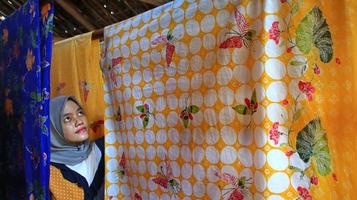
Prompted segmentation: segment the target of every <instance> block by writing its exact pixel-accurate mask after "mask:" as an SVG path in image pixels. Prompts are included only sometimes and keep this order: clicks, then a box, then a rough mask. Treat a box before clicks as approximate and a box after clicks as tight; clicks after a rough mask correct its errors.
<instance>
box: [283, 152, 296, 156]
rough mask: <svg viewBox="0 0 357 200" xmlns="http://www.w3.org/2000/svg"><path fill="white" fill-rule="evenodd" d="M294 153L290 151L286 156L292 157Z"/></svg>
mask: <svg viewBox="0 0 357 200" xmlns="http://www.w3.org/2000/svg"><path fill="white" fill-rule="evenodd" d="M294 153H295V152H294V151H288V152H286V153H285V155H286V156H287V157H290V156H291V155H293V154H294Z"/></svg>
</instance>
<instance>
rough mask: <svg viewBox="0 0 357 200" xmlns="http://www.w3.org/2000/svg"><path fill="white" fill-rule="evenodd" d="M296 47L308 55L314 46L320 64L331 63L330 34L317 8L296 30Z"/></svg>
mask: <svg viewBox="0 0 357 200" xmlns="http://www.w3.org/2000/svg"><path fill="white" fill-rule="evenodd" d="M296 45H297V47H298V48H299V49H300V51H301V52H302V53H304V54H308V53H309V52H310V51H311V48H312V46H313V45H314V46H315V47H316V48H318V49H319V52H320V60H321V61H322V62H324V63H328V62H330V61H331V59H332V55H333V49H332V38H331V32H330V30H329V27H328V25H327V23H326V19H325V17H324V16H323V14H322V11H321V10H320V9H319V8H318V7H314V8H313V9H312V10H311V11H310V12H309V13H308V14H307V15H306V16H305V17H304V18H303V19H302V20H301V22H300V23H299V25H298V27H297V29H296Z"/></svg>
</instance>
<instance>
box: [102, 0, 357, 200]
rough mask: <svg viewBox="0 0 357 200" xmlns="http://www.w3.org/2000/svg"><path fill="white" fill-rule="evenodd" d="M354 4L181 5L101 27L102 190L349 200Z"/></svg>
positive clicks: (276, 0) (252, 0)
mask: <svg viewBox="0 0 357 200" xmlns="http://www.w3.org/2000/svg"><path fill="white" fill-rule="evenodd" d="M356 6H357V5H356V2H355V1H348V0H346V1H332V0H327V1H316V0H304V1H302V0H288V1H287V0H265V1H262V0H244V1H236V0H232V1H228V0H200V1H184V0H176V1H174V2H171V3H168V4H166V5H164V6H161V7H158V8H155V9H154V10H151V11H148V12H145V13H143V14H140V15H138V16H135V17H133V18H131V19H128V20H126V21H123V22H120V23H118V24H114V25H112V26H109V27H106V29H105V33H104V35H105V44H104V50H103V52H104V55H103V58H102V70H103V73H104V76H105V95H104V100H105V102H106V104H107V108H106V112H105V114H106V120H105V136H106V149H105V150H106V154H105V155H106V195H107V198H108V199H170V198H174V199H269V200H281V199H299V200H307V199H353V198H354V196H355V195H354V194H353V191H352V188H353V187H354V186H355V187H356V186H357V185H356V180H357V178H356V169H357V167H356V164H355V163H354V162H352V161H353V160H356V153H355V152H356V150H357V147H356V146H357V140H356V136H355V134H354V132H355V124H356V123H355V122H356V121H355V116H354V113H355V112H354V111H355V108H356V99H355V94H356V87H355V83H356V79H353V77H354V75H356V72H355V71H356V70H355V67H354V66H356V65H355V64H356V60H357V59H356V58H355V55H354V50H355V49H356V38H357V36H356V33H355V32H353V30H355V24H356V23H355V22H354V19H355V18H356V17H357V13H356V8H357V7H356Z"/></svg>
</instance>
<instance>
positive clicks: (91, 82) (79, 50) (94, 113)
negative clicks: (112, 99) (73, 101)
mask: <svg viewBox="0 0 357 200" xmlns="http://www.w3.org/2000/svg"><path fill="white" fill-rule="evenodd" d="M91 38H92V33H86V34H83V35H79V36H75V37H73V38H70V39H67V40H64V41H60V42H57V43H55V45H54V46H53V59H52V61H53V62H52V70H51V86H52V88H54V89H53V90H52V93H51V96H52V97H55V96H59V95H72V96H75V97H76V98H77V99H78V101H80V103H81V105H83V106H84V110H85V111H86V114H87V116H88V121H89V123H90V124H91V129H90V138H91V139H92V140H94V139H96V138H99V137H101V136H103V135H104V131H103V130H104V128H103V121H104V109H105V104H104V100H103V95H104V90H103V78H102V72H101V70H100V65H99V61H100V45H99V40H93V41H92V39H91Z"/></svg>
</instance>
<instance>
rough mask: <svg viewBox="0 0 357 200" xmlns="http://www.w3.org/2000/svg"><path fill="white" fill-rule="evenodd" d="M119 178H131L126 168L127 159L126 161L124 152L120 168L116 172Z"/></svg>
mask: <svg viewBox="0 0 357 200" xmlns="http://www.w3.org/2000/svg"><path fill="white" fill-rule="evenodd" d="M116 172H117V174H118V176H119V178H120V179H122V178H123V177H124V176H129V171H128V169H127V168H126V159H125V154H124V152H123V153H122V155H121V158H120V161H119V167H118V170H117V171H116Z"/></svg>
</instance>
